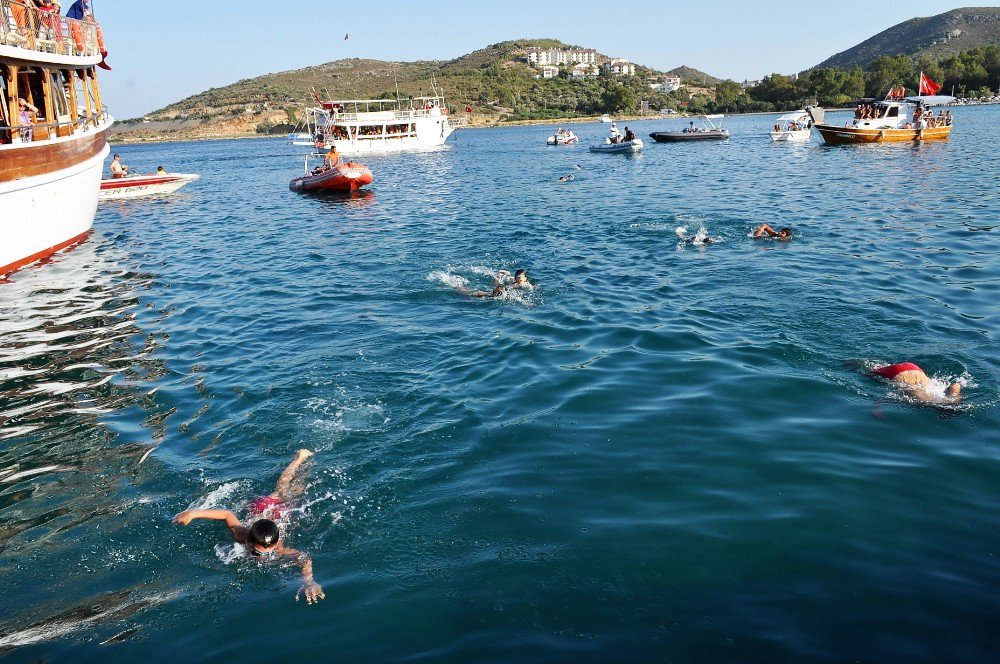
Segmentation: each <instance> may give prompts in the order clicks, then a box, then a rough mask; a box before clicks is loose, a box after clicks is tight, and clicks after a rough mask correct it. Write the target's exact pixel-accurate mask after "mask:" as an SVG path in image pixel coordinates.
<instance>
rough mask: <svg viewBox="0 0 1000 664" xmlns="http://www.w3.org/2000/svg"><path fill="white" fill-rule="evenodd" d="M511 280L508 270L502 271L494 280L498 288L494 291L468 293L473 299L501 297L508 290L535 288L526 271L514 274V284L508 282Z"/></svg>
mask: <svg viewBox="0 0 1000 664" xmlns="http://www.w3.org/2000/svg"><path fill="white" fill-rule="evenodd" d="M509 278H510V272H508V271H507V270H500V271H499V272H498V273H497V276H496V277H495V278H494V279H493V283H494V284H496V287H495V288H494V289H493V290H492V291H489V292H487V291H471V292H466V294H467V295H471V296H472V297H500V296H501V295H503V294H504V292H505V291H507V290H518V289H525V290H531V289H533V288H534V286H532V285H531V284H530V283H529V282H528V273H527V272H525V271H524V270H517V271H516V272H514V279H513V282H508V281H507V279H509Z"/></svg>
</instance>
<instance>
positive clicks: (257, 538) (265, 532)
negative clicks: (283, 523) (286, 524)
mask: <svg viewBox="0 0 1000 664" xmlns="http://www.w3.org/2000/svg"><path fill="white" fill-rule="evenodd" d="M250 541H251V542H252V543H254V544H259V545H260V546H264V547H272V546H274V545H275V544H277V543H278V524H276V523H275V522H274V521H271V520H270V519H258V520H257V521H255V522H254V524H253V525H252V526H250Z"/></svg>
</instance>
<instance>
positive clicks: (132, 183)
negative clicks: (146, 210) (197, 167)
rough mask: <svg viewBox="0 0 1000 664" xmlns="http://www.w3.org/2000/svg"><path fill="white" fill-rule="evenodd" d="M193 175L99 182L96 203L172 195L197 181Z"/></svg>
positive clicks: (112, 179)
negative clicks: (99, 187) (99, 186)
mask: <svg viewBox="0 0 1000 664" xmlns="http://www.w3.org/2000/svg"><path fill="white" fill-rule="evenodd" d="M198 177H199V176H198V175H195V174H194V173H166V174H163V173H161V174H156V173H154V174H152V175H127V176H125V177H123V178H110V179H107V180H101V190H100V192H99V193H98V195H97V200H98V201H111V200H119V199H122V198H139V197H140V196H158V195H160V194H172V193H174V192H175V191H177V190H178V189H180V188H181V187H183V186H184V185H186V184H188V183H189V182H194V181H195V180H197V179H198Z"/></svg>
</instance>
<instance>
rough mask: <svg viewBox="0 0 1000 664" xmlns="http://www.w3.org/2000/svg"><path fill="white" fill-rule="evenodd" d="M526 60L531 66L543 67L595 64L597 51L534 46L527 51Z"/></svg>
mask: <svg viewBox="0 0 1000 664" xmlns="http://www.w3.org/2000/svg"><path fill="white" fill-rule="evenodd" d="M525 58H526V59H527V61H528V64H529V65H533V66H535V67H543V66H545V65H554V66H559V65H569V64H576V63H580V62H582V63H584V64H591V65H592V64H595V63H596V62H597V51H596V50H594V49H592V48H574V49H569V50H563V49H561V48H540V47H538V46H532V47H531V48H529V49H527V50H526V51H525Z"/></svg>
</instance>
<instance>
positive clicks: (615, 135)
mask: <svg viewBox="0 0 1000 664" xmlns="http://www.w3.org/2000/svg"><path fill="white" fill-rule="evenodd" d="M610 138H611V142H612V143H628V142H629V141H634V140H635V134H634V133H633V132H632V130H631V129H629V128H628V127H625V135H624V136H622V135H621V133H619V131H618V125H617V124H615V123H614V122H612V123H611V137H610Z"/></svg>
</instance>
